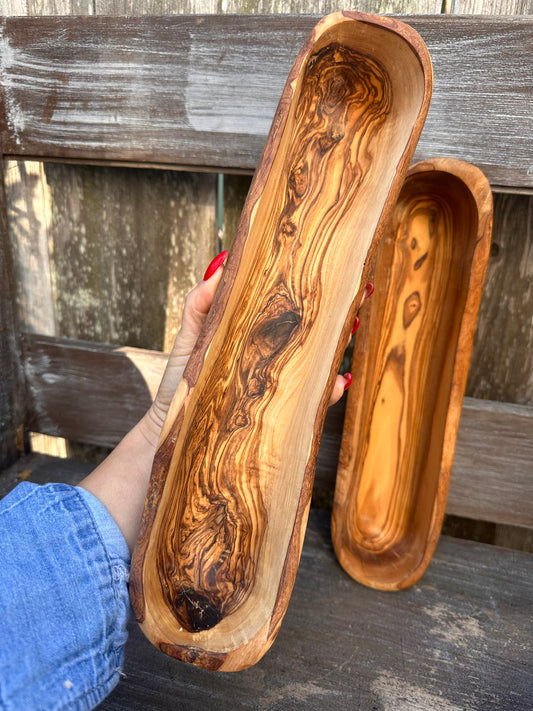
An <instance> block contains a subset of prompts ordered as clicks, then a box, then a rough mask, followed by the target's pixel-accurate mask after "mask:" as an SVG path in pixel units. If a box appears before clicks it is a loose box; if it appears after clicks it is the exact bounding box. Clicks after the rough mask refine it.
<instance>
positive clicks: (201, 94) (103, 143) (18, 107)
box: [0, 16, 533, 188]
mask: <svg viewBox="0 0 533 711" xmlns="http://www.w3.org/2000/svg"><path fill="white" fill-rule="evenodd" d="M406 20H407V21H408V22H409V24H410V25H411V26H413V27H414V28H415V29H416V30H417V31H418V32H419V33H420V34H421V36H422V37H423V39H424V41H425V43H426V44H427V46H428V48H429V51H430V54H431V57H432V60H433V64H434V67H435V77H436V83H435V91H434V98H433V102H432V108H431V110H430V112H429V115H428V119H427V121H426V125H425V128H424V132H423V134H422V136H421V139H420V141H419V145H418V150H417V158H418V159H423V158H430V157H434V156H437V155H441V156H454V157H456V158H462V159H466V160H469V161H470V162H472V163H475V164H476V165H478V166H479V167H480V168H481V169H482V170H483V171H484V173H485V175H486V176H487V177H488V179H489V181H490V182H491V184H493V185H504V186H512V187H529V188H531V187H532V186H533V177H532V176H533V173H532V171H531V154H532V152H533V149H532V146H531V136H532V135H533V126H532V124H531V121H532V120H533V119H532V116H533V113H532V112H531V97H530V93H529V84H528V78H529V76H530V75H531V72H532V71H533V68H532V66H531V62H532V55H531V52H530V51H529V47H530V45H531V37H532V26H533V20H532V19H531V18H530V17H516V18H513V19H508V18H494V17H491V18H487V17H483V16H479V17H476V18H465V17H460V16H453V17H451V16H440V17H439V16H436V17H413V16H409V17H408V18H406ZM314 22H315V20H314V18H310V17H303V16H297V17H295V16H285V17H283V16H279V17H260V16H238V17H224V16H215V17H210V16H203V17H193V18H191V17H179V16H174V17H165V18H161V17H137V18H131V17H130V18H99V17H85V18H53V17H52V18H22V19H19V18H17V19H15V18H6V19H5V20H4V23H3V26H2V32H3V33H2V40H1V41H0V53H3V64H2V67H3V69H2V77H3V79H2V83H3V86H4V96H3V109H2V113H3V117H2V120H1V127H0V128H1V133H2V138H3V140H4V142H5V150H6V153H7V154H8V155H11V156H13V155H14V156H22V155H24V156H32V155H33V156H40V157H43V158H62V159H66V158H70V159H74V160H86V161H87V160H100V161H112V160H114V161H124V162H128V161H130V162H137V163H138V162H144V163H147V164H150V163H158V164H161V165H167V166H172V165H174V166H176V165H181V166H187V167H189V168H193V169H194V167H197V166H201V167H204V168H205V167H211V168H214V169H219V168H221V169H225V170H229V171H231V170H242V169H243V168H245V169H248V170H250V171H251V170H253V169H254V168H255V167H256V165H257V162H258V160H259V157H260V155H261V151H262V149H263V146H264V141H265V138H266V135H267V132H268V129H269V127H270V124H271V121H272V118H273V116H274V113H275V110H276V103H277V98H278V97H279V95H280V93H281V90H282V88H283V83H284V81H285V77H286V76H287V74H288V72H289V70H290V67H291V64H292V61H293V59H294V57H295V55H296V53H297V49H298V47H299V46H301V43H302V42H303V41H304V39H305V36H306V35H307V33H308V32H309V31H310V30H311V28H312V25H313V24H314ZM452 48H453V51H452ZM96 58H97V61H98V67H99V72H98V75H97V76H95V75H94V73H93V72H87V71H86V67H88V66H92V65H93V64H94V62H95V61H96ZM30 66H31V67H32V75H34V74H35V72H37V74H36V75H35V76H38V78H39V81H38V82H36V81H34V76H32V75H28V67H30ZM252 68H253V69H252ZM457 76H460V77H461V81H460V82H457ZM206 85H207V86H209V91H208V92H205V91H204V87H205V86H206ZM117 86H120V87H121V90H120V91H117V90H116V87H117ZM242 106H246V112H245V113H243V111H242ZM213 107H216V110H213ZM443 117H445V120H443Z"/></svg>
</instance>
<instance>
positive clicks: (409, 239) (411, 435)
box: [332, 159, 492, 589]
mask: <svg viewBox="0 0 533 711" xmlns="http://www.w3.org/2000/svg"><path fill="white" fill-rule="evenodd" d="M491 227H492V197H491V193H490V188H489V185H488V182H487V180H486V179H485V177H484V176H483V174H482V173H481V171H479V170H478V169H477V168H475V167H474V166H471V165H469V164H466V163H463V162H460V161H454V160H452V159H441V160H438V159H436V160H435V161H432V162H427V163H422V164H417V165H415V166H413V168H411V170H410V172H409V174H408V177H407V179H406V182H405V185H404V187H403V188H402V193H401V195H400V199H399V201H398V204H397V206H396V208H395V211H394V216H393V220H392V225H391V228H390V231H389V232H388V234H387V237H386V238H385V240H384V242H383V248H382V250H381V252H380V253H379V254H378V255H377V257H376V263H375V270H374V281H375V283H376V284H377V292H378V293H377V296H376V298H375V300H373V302H372V305H371V311H370V316H369V317H368V315H367V323H366V325H365V328H364V330H362V331H360V332H358V337H357V340H356V346H355V349H354V361H353V367H352V370H353V373H354V379H355V380H356V382H359V383H361V388H360V390H359V391H357V390H354V393H353V394H351V397H349V398H348V404H347V412H346V420H345V430H344V436H343V447H342V448H341V454H340V459H339V473H338V478H337V486H336V492H335V504H334V508H333V525H332V530H333V535H334V545H335V550H336V553H337V556H338V557H339V561H340V562H341V564H342V565H343V567H344V568H345V569H346V570H347V572H349V573H350V575H352V576H353V577H355V578H356V579H357V580H359V581H360V582H363V583H365V584H367V585H371V586H373V587H378V588H382V589H399V588H402V587H406V586H408V585H411V584H412V583H413V582H415V581H416V580H417V579H418V578H419V577H420V576H421V575H422V574H423V572H424V570H425V569H426V567H427V565H428V562H429V560H430V558H431V555H432V553H433V551H434V549H435V545H436V542H437V538H438V535H439V532H440V528H441V525H442V520H443V517H444V511H445V506H446V497H447V492H448V486H449V477H450V472H451V466H452V460H453V453H454V447H455V439H456V434H457V429H458V425H459V416H460V410H461V404H462V398H463V395H464V390H465V386H466V378H467V372H468V365H469V358H470V351H471V347H472V340H473V333H474V328H475V322H476V316H477V311H478V307H479V302H480V299H481V290H482V287H483V281H484V277H485V270H486V266H487V261H488V256H489V249H490V235H491Z"/></svg>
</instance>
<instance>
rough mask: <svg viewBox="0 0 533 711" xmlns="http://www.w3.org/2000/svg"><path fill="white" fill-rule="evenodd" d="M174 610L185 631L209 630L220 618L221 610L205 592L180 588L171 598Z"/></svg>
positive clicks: (190, 588)
mask: <svg viewBox="0 0 533 711" xmlns="http://www.w3.org/2000/svg"><path fill="white" fill-rule="evenodd" d="M173 607H174V612H175V614H176V617H177V619H178V620H179V621H180V623H181V625H182V626H183V627H184V628H185V629H186V630H187V632H203V631H205V630H210V629H211V628H212V627H214V626H215V625H217V624H218V623H219V622H220V620H221V619H222V611H221V610H220V609H219V608H218V607H217V605H215V604H214V603H213V602H212V601H211V600H210V599H209V598H208V597H207V596H206V595H205V594H203V593H201V592H200V591H198V590H195V589H194V588H192V587H187V588H182V589H181V590H180V592H179V594H178V595H177V596H176V598H175V599H174V600H173Z"/></svg>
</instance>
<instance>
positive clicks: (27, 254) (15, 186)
mask: <svg viewBox="0 0 533 711" xmlns="http://www.w3.org/2000/svg"><path fill="white" fill-rule="evenodd" d="M5 189H6V199H7V211H8V222H9V232H10V238H11V246H12V250H13V262H14V277H15V283H16V285H17V288H16V299H17V306H18V313H19V321H20V328H21V329H22V331H29V332H32V333H41V334H43V335H47V336H54V335H56V332H57V329H56V319H55V309H54V293H53V292H54V289H53V280H52V273H51V269H50V255H49V237H50V222H51V207H50V190H49V187H48V183H47V181H46V176H45V171H44V165H43V164H42V163H37V162H33V161H19V162H17V161H6V165H5Z"/></svg>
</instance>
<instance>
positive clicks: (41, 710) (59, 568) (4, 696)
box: [0, 482, 129, 711]
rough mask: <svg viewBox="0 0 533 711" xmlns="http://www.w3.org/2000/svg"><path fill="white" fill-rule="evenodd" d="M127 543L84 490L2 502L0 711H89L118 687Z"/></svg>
mask: <svg viewBox="0 0 533 711" xmlns="http://www.w3.org/2000/svg"><path fill="white" fill-rule="evenodd" d="M128 578H129V553H128V549H127V546H126V542H125V540H124V538H123V537H122V534H121V532H120V530H119V529H118V527H117V525H116V523H115V522H114V520H113V519H112V517H111V516H110V514H109V513H108V512H107V510H106V509H105V507H104V506H103V505H102V504H101V503H100V502H99V501H98V500H97V499H96V498H95V497H93V496H92V495H91V494H89V493H88V492H86V491H85V490H83V489H79V488H77V487H72V486H68V485H66V484H47V485H45V486H37V485H36V484H30V483H28V482H24V483H22V484H19V485H18V486H17V487H16V488H15V489H14V490H13V491H12V492H11V493H10V494H8V495H7V496H6V497H5V498H4V499H3V500H2V501H0V708H1V709H3V710H5V711H20V710H21V709H24V710H25V711H34V710H35V711H56V710H57V711H59V710H60V709H69V710H70V709H73V710H75V711H85V710H86V709H92V708H94V707H95V706H96V705H97V704H99V703H100V702H101V701H102V700H103V699H104V698H105V697H106V696H107V694H108V693H109V692H110V691H111V690H112V689H113V687H114V686H115V685H116V684H117V682H118V680H119V679H120V675H121V670H122V664H123V657H124V645H125V642H126V637H127V632H126V623H127V618H128V614H129V599H128V589H127V583H128Z"/></svg>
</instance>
